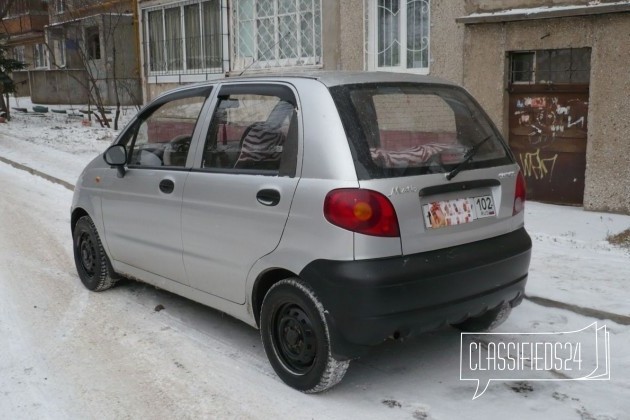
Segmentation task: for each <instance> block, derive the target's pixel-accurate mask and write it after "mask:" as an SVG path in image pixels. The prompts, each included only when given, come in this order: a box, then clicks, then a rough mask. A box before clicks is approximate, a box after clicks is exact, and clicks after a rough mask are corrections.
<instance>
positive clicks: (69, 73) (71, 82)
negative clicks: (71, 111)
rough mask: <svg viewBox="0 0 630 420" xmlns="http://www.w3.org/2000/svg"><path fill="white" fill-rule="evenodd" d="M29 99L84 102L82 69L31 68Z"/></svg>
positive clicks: (85, 96)
mask: <svg viewBox="0 0 630 420" xmlns="http://www.w3.org/2000/svg"><path fill="white" fill-rule="evenodd" d="M28 73H29V80H30V84H31V87H32V89H31V100H32V101H33V102H34V103H37V104H86V103H87V102H88V97H87V92H86V90H85V89H84V88H83V86H85V85H87V77H86V74H85V72H84V71H83V70H31V71H29V72H28Z"/></svg>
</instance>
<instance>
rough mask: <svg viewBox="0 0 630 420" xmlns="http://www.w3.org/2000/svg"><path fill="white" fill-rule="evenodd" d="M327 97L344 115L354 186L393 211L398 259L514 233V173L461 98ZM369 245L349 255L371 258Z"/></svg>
mask: <svg viewBox="0 0 630 420" xmlns="http://www.w3.org/2000/svg"><path fill="white" fill-rule="evenodd" d="M333 96H334V97H335V100H336V101H337V103H338V106H340V107H344V108H346V109H350V110H351V111H350V112H341V113H340V115H341V117H342V120H343V122H344V126H345V127H346V132H347V133H348V137H349V139H350V141H351V142H352V143H353V144H352V146H353V147H352V149H353V153H354V154H355V165H356V168H357V175H358V177H359V180H360V181H359V182H360V186H361V187H362V188H368V189H373V190H376V191H379V192H381V193H383V194H384V195H386V196H387V197H389V199H390V201H391V202H392V204H393V205H394V208H395V209H396V213H397V216H398V221H399V225H400V231H401V247H402V253H403V254H413V253H418V252H423V251H428V250H433V249H439V248H444V247H448V246H453V245H459V244H462V243H467V242H473V241H476V240H481V239H484V238H488V237H492V236H496V235H499V234H504V233H507V232H510V231H512V230H514V222H513V218H512V210H513V201H514V188H515V181H516V177H517V173H518V168H517V166H516V165H515V164H514V163H513V159H512V157H511V155H510V153H509V152H508V150H507V148H506V146H505V144H504V143H503V141H502V140H501V139H500V136H499V134H498V132H497V131H496V129H495V128H494V127H493V126H492V124H491V123H490V121H489V119H488V118H487V116H486V115H485V114H484V113H483V111H482V110H481V109H480V108H479V107H478V105H477V104H476V103H475V102H474V101H473V100H472V99H471V98H470V97H469V96H468V95H467V94H465V92H464V91H462V90H461V89H459V88H455V87H450V86H439V85H437V86H436V85H421V84H395V83H385V84H378V85H377V84H374V85H355V86H350V87H346V88H345V89H344V90H341V89H340V90H338V91H336V92H335V90H334V89H333ZM344 97H345V99H344ZM471 153H474V155H473V156H471ZM468 157H469V159H468V161H467V162H464V161H465V160H467V158H468ZM460 164H461V165H462V166H461V167H459V165H460ZM456 168H458V169H456ZM455 170H456V171H457V172H458V173H456V172H452V171H455ZM449 173H452V175H454V176H453V177H452V179H447V174H449ZM370 241H372V242H373V241H374V240H373V239H371V238H368V237H365V236H363V235H359V234H356V235H355V250H365V253H366V255H367V253H368V252H369V251H370V250H369V249H367V250H366V247H365V246H363V245H361V243H362V242H366V243H368V242H370ZM373 243H374V246H377V244H376V243H375V242H373ZM356 257H357V258H363V257H364V255H359V254H357V255H356Z"/></svg>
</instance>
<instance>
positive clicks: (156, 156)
mask: <svg viewBox="0 0 630 420" xmlns="http://www.w3.org/2000/svg"><path fill="white" fill-rule="evenodd" d="M206 97H207V95H197V96H189V97H183V98H182V97H181V96H180V97H178V98H177V99H174V100H172V101H166V102H164V103H162V104H160V105H157V106H156V107H154V108H153V109H150V110H148V111H147V112H146V114H145V115H143V116H142V117H141V118H139V119H138V121H136V123H135V125H134V126H133V127H131V128H130V129H129V131H128V133H127V134H126V137H125V138H124V139H122V140H121V142H120V144H123V145H125V146H126V147H127V150H128V156H129V160H128V164H129V166H131V167H163V166H164V167H175V168H177V167H185V166H186V160H187V158H188V152H189V150H190V143H191V140H192V136H193V133H194V131H195V126H196V124H197V120H198V119H199V115H200V113H201V109H202V108H203V104H204V102H205V100H206Z"/></svg>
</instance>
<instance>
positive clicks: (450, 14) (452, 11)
mask: <svg viewBox="0 0 630 420" xmlns="http://www.w3.org/2000/svg"><path fill="white" fill-rule="evenodd" d="M465 14H466V10H465V8H464V2H462V1H452V0H433V1H432V2H431V53H430V54H431V64H430V67H429V74H430V75H431V76H436V77H440V78H443V79H446V80H450V81H451V82H454V83H458V84H462V82H463V69H464V33H465V32H464V31H465V26H464V24H462V23H456V22H455V19H456V18H458V17H461V16H464V15H465Z"/></svg>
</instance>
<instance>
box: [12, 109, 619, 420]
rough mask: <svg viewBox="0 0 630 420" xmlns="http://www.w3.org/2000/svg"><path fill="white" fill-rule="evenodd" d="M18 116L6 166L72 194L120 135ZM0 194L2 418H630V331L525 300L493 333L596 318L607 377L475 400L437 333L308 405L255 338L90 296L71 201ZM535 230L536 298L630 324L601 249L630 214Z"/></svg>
mask: <svg viewBox="0 0 630 420" xmlns="http://www.w3.org/2000/svg"><path fill="white" fill-rule="evenodd" d="M22 103H23V102H22ZM130 114H131V113H130ZM13 117H14V119H13V121H11V122H10V123H8V124H0V157H2V158H5V159H9V160H11V161H14V162H17V163H21V164H23V165H26V166H29V167H32V168H34V169H37V170H39V171H41V172H44V173H47V174H49V175H51V176H53V177H55V178H58V179H61V180H64V181H67V182H69V183H74V182H75V181H76V178H77V177H78V174H79V173H80V171H81V169H82V168H83V166H84V165H85V163H87V162H88V161H89V160H90V159H92V158H93V157H94V156H96V155H97V154H98V153H99V152H101V151H102V150H103V149H105V148H106V147H107V146H108V145H109V143H110V142H111V139H113V138H114V137H115V135H116V133H115V132H114V131H113V130H109V129H100V128H94V127H91V128H86V127H82V126H81V122H80V120H74V119H71V118H67V117H63V116H62V114H59V115H51V114H49V115H46V116H43V117H42V116H38V117H34V116H29V115H27V114H26V115H25V114H17V113H14V114H13ZM130 117H131V115H128V116H127V118H130ZM55 127H59V128H55ZM0 183H1V185H2V198H1V199H0V348H1V349H2V350H0V355H1V357H0V418H7V419H16V418H17V419H22V418H23V419H31V418H53V419H66V418H77V419H85V418H95V419H102V418H112V419H113V418H158V419H161V418H261V419H262V418H296V419H297V418H300V419H301V418H318V419H320V418H321V419H329V418H332V419H337V418H338V419H347V418H370V419H372V418H374V419H381V418H388V419H389V418H401V419H403V418H406V419H409V418H415V419H458V418H470V419H498V418H505V417H508V416H509V418H511V419H529V418H534V417H536V418H554V419H598V420H604V419H624V418H628V417H627V415H628V414H627V413H628V412H629V411H630V398H629V397H630V379H629V378H630V326H629V325H627V324H628V323H627V322H625V323H622V324H626V325H622V324H618V323H615V322H612V321H610V320H605V319H594V318H589V317H585V316H582V315H578V314H576V313H574V312H572V311H568V310H564V309H557V308H550V307H543V306H539V305H537V304H535V303H532V302H531V301H529V300H525V301H524V302H523V304H522V305H521V306H519V307H518V308H517V309H515V310H514V311H513V313H512V316H511V317H510V319H509V320H508V321H507V322H506V323H505V324H504V325H502V326H501V327H500V328H499V330H498V331H503V332H560V331H571V330H577V329H581V328H583V327H586V326H588V325H589V324H591V323H592V322H594V321H596V320H597V321H598V322H599V323H600V325H602V324H605V325H607V327H608V329H609V331H610V335H611V338H610V347H611V372H612V375H611V376H612V377H611V380H610V381H580V382H574V381H570V382H544V381H543V382H534V381H531V382H521V383H514V382H496V383H495V382H492V383H491V385H490V387H489V388H488V391H487V392H486V393H485V394H484V395H483V396H482V397H480V398H478V399H476V400H474V401H473V400H471V398H472V395H473V393H474V391H475V385H474V384H473V383H472V382H462V381H460V380H459V356H460V336H459V334H458V333H457V332H455V331H454V330H442V331H438V332H435V333H430V334H426V335H424V336H422V337H420V338H417V339H413V340H408V341H406V342H404V343H393V342H392V343H386V344H384V345H382V346H381V347H379V348H376V349H375V350H374V351H373V352H372V353H371V354H370V355H368V356H366V357H364V358H362V359H361V360H358V361H355V362H353V363H352V364H351V366H350V370H349V372H348V374H347V375H346V378H345V379H344V381H343V382H342V383H341V384H340V385H339V386H337V387H336V388H334V389H333V390H332V391H330V392H328V393H325V394H322V395H315V396H310V395H303V394H301V393H299V392H296V391H293V390H291V389H290V388H288V387H287V386H285V385H284V384H283V383H282V382H281V381H280V380H279V379H278V378H277V377H276V376H275V374H274V373H273V371H272V369H271V367H270V366H269V364H268V362H267V359H266V357H265V354H264V351H263V349H262V347H261V345H260V339H259V336H258V332H257V331H255V330H254V329H252V328H250V327H248V326H246V325H244V324H242V323H240V322H238V321H236V320H233V319H232V318H230V317H227V316H225V315H223V314H221V313H219V312H217V311H214V310H212V309H209V308H206V307H203V306H201V305H198V304H196V303H193V302H191V301H188V300H186V299H183V298H180V297H178V296H175V295H172V294H170V293H167V292H164V291H160V290H156V289H155V288H153V287H149V286H146V285H143V284H139V283H134V282H123V283H121V284H119V285H117V287H115V288H114V289H112V290H110V291H108V292H105V293H98V294H97V293H90V292H88V291H87V290H85V289H84V288H83V287H82V286H81V284H80V281H79V279H78V277H77V275H76V272H75V268H74V263H73V260H72V249H71V238H70V232H69V207H70V201H71V197H72V193H71V191H69V190H68V189H66V188H64V187H62V186H60V185H56V184H53V183H51V182H48V181H46V180H44V179H41V178H39V177H36V176H33V175H30V174H28V173H26V172H24V171H20V170H17V169H15V168H13V167H11V166H9V165H6V164H4V163H0ZM526 226H527V228H528V231H529V232H530V234H531V236H532V239H533V241H534V253H533V260H532V266H531V275H530V279H529V283H528V288H527V292H528V294H529V295H530V296H538V297H542V298H546V299H549V300H553V301H558V302H560V303H563V302H564V303H567V304H570V305H576V306H580V307H584V308H590V309H595V310H599V311H604V312H611V313H615V314H618V315H622V316H624V317H625V318H624V319H626V320H627V319H630V318H629V317H630V299H629V297H630V293H629V292H628V289H629V288H628V282H629V279H628V277H629V274H630V252H629V251H628V250H626V249H622V248H618V247H614V246H612V245H610V244H608V243H607V242H606V236H607V235H609V234H614V233H617V232H620V231H623V230H624V229H627V228H629V227H630V216H621V215H613V214H606V213H593V212H585V211H584V210H582V209H580V208H571V207H561V206H551V205H544V204H539V203H532V202H528V203H527V210H526ZM159 304H161V305H163V306H164V307H165V309H164V310H162V311H159V312H156V311H155V307H156V306H157V305H159ZM549 379H551V378H549Z"/></svg>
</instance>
